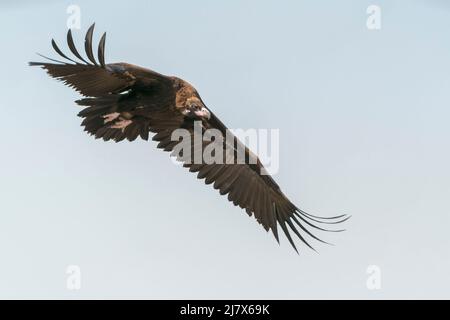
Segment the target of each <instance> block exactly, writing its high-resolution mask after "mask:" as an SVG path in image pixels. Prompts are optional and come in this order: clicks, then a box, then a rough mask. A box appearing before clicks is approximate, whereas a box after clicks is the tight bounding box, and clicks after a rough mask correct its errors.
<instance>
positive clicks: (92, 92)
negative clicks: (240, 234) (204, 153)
mask: <svg viewBox="0 0 450 320" xmlns="http://www.w3.org/2000/svg"><path fill="white" fill-rule="evenodd" d="M93 29H94V25H92V26H91V27H90V28H89V30H88V32H87V34H86V38H85V51H86V56H87V60H89V61H87V60H86V59H85V58H83V57H82V56H81V55H80V54H79V52H78V51H77V49H76V47H75V45H74V43H73V39H72V34H71V32H70V30H69V32H68V34H67V42H68V45H69V48H70V51H71V52H72V53H73V55H74V56H75V57H76V58H78V59H79V60H80V61H81V62H80V61H77V60H75V59H72V58H70V57H68V56H66V55H65V54H64V53H63V52H62V51H61V50H60V49H59V47H58V46H57V45H56V43H55V41H54V40H52V46H53V48H54V49H55V51H56V52H57V53H58V54H59V55H60V56H62V57H63V58H64V59H66V60H69V61H70V62H62V61H57V60H53V59H50V60H53V62H55V63H47V62H32V63H30V65H36V66H41V67H42V68H44V69H46V70H47V72H48V73H49V74H50V75H51V76H52V77H54V78H57V79H59V80H61V81H63V82H64V83H66V84H68V85H69V86H71V87H73V88H74V89H75V90H77V91H78V92H80V93H81V94H82V95H84V96H86V98H83V99H81V100H78V101H77V103H78V104H79V105H81V106H84V107H86V108H85V109H83V110H82V111H81V112H80V113H79V114H78V115H79V116H80V117H82V118H84V119H83V122H82V125H83V126H84V127H85V131H87V132H89V133H90V134H92V135H94V136H95V137H96V138H102V139H103V140H105V141H107V140H114V141H116V142H118V141H121V140H124V139H128V140H130V141H132V140H135V139H136V138H137V137H138V136H140V137H141V138H143V139H145V140H147V139H148V137H149V132H153V133H155V135H154V136H153V140H155V141H158V148H160V149H163V150H164V151H168V152H171V153H172V155H173V156H175V157H177V158H178V159H179V160H180V161H182V162H183V165H184V167H186V168H188V169H189V171H191V172H195V173H197V177H198V178H199V179H204V180H205V183H206V184H213V187H214V188H215V189H217V190H218V191H219V192H220V194H221V195H227V196H228V200H229V201H231V202H232V203H233V204H234V205H236V206H239V207H241V208H242V209H245V211H246V212H247V214H248V215H250V216H252V215H253V216H254V217H255V218H256V220H257V221H258V222H259V223H260V224H261V225H262V226H263V227H264V228H265V229H266V230H271V231H272V233H273V235H274V236H275V238H276V240H277V241H279V236H278V231H277V226H278V225H279V226H280V227H281V229H282V230H283V232H284V233H285V235H286V237H287V238H288V240H289V242H290V243H291V245H292V246H293V247H294V249H295V250H296V251H297V248H296V246H295V242H294V240H293V239H292V236H291V232H293V233H294V234H295V235H296V236H297V237H298V238H299V239H300V240H301V241H302V242H304V243H305V244H306V245H308V246H309V247H311V248H312V246H311V245H310V244H309V242H308V240H307V237H310V238H313V239H315V240H317V241H321V242H323V241H322V240H321V239H319V238H318V237H317V236H315V235H314V234H313V233H312V232H311V230H312V229H317V230H321V231H336V232H337V231H342V230H328V229H325V228H322V227H321V226H320V225H321V224H337V223H341V222H343V221H345V220H347V219H348V217H347V216H345V215H341V216H336V217H329V218H324V217H318V216H313V215H310V214H308V213H306V212H304V211H302V210H300V209H299V208H297V207H296V206H295V205H294V204H293V203H292V202H291V201H289V199H288V198H287V197H286V196H285V195H284V194H283V192H282V191H281V190H280V188H279V186H278V185H277V183H276V182H275V181H274V180H273V179H272V177H270V176H268V175H264V174H262V172H264V167H263V166H262V164H261V162H260V161H259V159H257V158H256V162H255V163H249V162H246V163H244V164H236V163H233V164H231V163H230V164H229V163H228V162H227V161H223V162H221V163H210V162H206V161H205V160H204V159H203V157H202V158H201V159H200V162H198V161H193V159H192V158H189V157H186V156H185V155H181V154H179V153H177V149H176V146H177V145H178V144H179V143H180V141H179V140H178V139H175V138H174V133H175V132H176V130H179V129H183V130H185V132H187V134H188V136H189V137H190V138H191V141H192V145H191V149H192V150H194V149H195V148H197V146H196V145H195V144H194V141H195V139H194V134H195V130H196V126H195V121H198V122H200V124H201V125H200V129H201V131H202V132H201V133H205V131H206V130H208V129H217V130H218V131H220V132H221V133H223V134H224V135H225V134H226V133H227V132H228V131H227V128H226V127H225V125H224V124H223V123H222V122H221V121H220V120H219V119H218V118H217V117H216V116H215V115H214V114H213V113H212V112H211V111H210V110H209V112H210V117H209V118H195V117H192V116H189V117H187V116H185V115H184V114H182V113H181V112H180V111H179V110H178V109H177V108H176V106H175V97H176V92H175V91H174V89H173V83H172V78H170V77H166V76H163V75H161V74H159V73H156V72H154V71H151V70H148V69H144V68H140V67H138V66H133V65H129V64H125V63H116V64H105V58H104V51H105V50H104V47H105V35H103V36H102V38H101V40H100V43H99V48H98V62H97V61H96V60H95V57H94V55H93V52H92V34H93ZM198 122H197V123H198ZM228 134H230V133H228ZM227 141H228V140H227V139H224V140H223V141H222V142H218V141H215V140H212V141H208V140H207V141H205V140H203V141H202V142H201V146H200V147H201V149H202V150H204V148H206V147H208V146H210V145H211V144H212V143H214V144H217V143H219V144H220V145H219V146H218V147H219V148H222V149H223V151H224V155H225V156H227V152H229V150H230V146H229V142H227ZM232 141H233V145H232V147H231V150H232V151H231V152H232V153H233V154H235V153H236V152H238V148H239V147H243V148H244V149H245V154H246V155H251V154H252V153H251V151H250V150H249V149H248V148H246V147H245V146H243V145H242V143H241V142H239V141H238V139H237V138H236V137H234V136H233V139H232ZM227 143H228V145H227ZM193 153H194V152H192V154H193Z"/></svg>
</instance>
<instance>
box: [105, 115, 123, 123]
mask: <svg viewBox="0 0 450 320" xmlns="http://www.w3.org/2000/svg"><path fill="white" fill-rule="evenodd" d="M119 116H120V113H118V112H113V113H108V114H105V115H104V116H103V119H104V123H108V122H111V121H114V120H116V119H117V118H118V117H119Z"/></svg>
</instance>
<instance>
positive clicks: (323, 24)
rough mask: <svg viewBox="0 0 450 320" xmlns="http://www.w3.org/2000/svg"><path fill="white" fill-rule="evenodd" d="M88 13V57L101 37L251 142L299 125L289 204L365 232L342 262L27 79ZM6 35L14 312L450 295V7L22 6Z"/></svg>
mask: <svg viewBox="0 0 450 320" xmlns="http://www.w3.org/2000/svg"><path fill="white" fill-rule="evenodd" d="M70 4H75V5H78V6H79V8H80V9H81V30H75V31H74V37H75V39H76V41H77V43H78V44H79V46H80V48H82V40H83V37H84V33H85V31H86V29H87V28H88V27H89V25H90V24H91V23H92V22H94V21H95V22H96V36H95V39H96V40H98V39H99V34H100V32H103V31H107V33H108V35H107V43H106V49H107V54H106V57H107V58H106V59H107V62H118V61H126V62H130V63H135V64H138V65H142V66H145V67H148V68H151V69H154V70H156V71H158V72H161V73H164V74H168V75H177V76H179V77H181V78H183V79H186V80H187V81H189V82H190V83H192V84H193V85H195V86H196V88H197V89H198V91H199V92H200V94H201V95H202V98H203V100H204V101H205V103H206V104H207V105H208V106H209V108H211V109H212V110H213V111H214V112H215V113H216V114H217V115H218V116H219V117H220V118H221V119H222V120H223V122H224V123H226V124H227V125H228V126H229V127H231V128H267V129H279V130H280V170H279V173H278V174H277V175H276V176H275V179H276V180H277V182H278V183H279V184H280V186H281V187H282V189H283V190H284V192H285V193H286V194H287V195H288V196H289V197H290V199H292V201H293V202H294V203H296V204H297V206H299V207H301V208H302V209H304V210H306V211H308V212H310V213H313V214H318V215H325V216H329V215H336V214H343V213H346V214H350V215H352V216H353V217H352V219H351V220H350V221H349V222H348V223H346V225H345V227H346V228H347V231H346V232H345V233H341V234H324V235H322V236H323V238H324V239H326V240H328V241H331V242H333V243H334V244H335V246H326V245H319V244H318V245H317V246H316V247H317V250H318V251H319V254H317V253H315V252H313V251H310V250H308V249H307V248H306V247H304V246H300V250H301V251H300V255H297V254H295V252H294V251H293V250H292V248H291V247H290V246H289V244H288V243H287V241H286V239H285V238H282V239H281V240H282V242H281V246H279V245H278V244H277V243H276V242H275V240H274V239H273V237H272V235H271V234H267V233H266V232H265V231H264V230H263V229H262V228H261V227H260V226H259V225H258V224H257V223H256V222H255V220H254V219H253V218H249V217H248V216H247V215H246V214H245V213H244V212H243V211H242V210H240V209H238V208H236V207H234V206H233V205H231V204H230V203H228V202H227V200H226V198H224V197H220V196H219V195H218V193H217V192H216V191H214V190H212V189H211V188H210V186H205V185H204V184H203V183H202V182H201V181H198V180H196V179H195V176H194V175H192V174H189V173H187V171H186V170H184V169H183V168H180V167H177V166H174V164H173V163H172V162H171V161H170V159H169V157H168V154H166V153H163V152H161V151H160V150H156V149H155V143H153V142H144V141H136V142H134V143H128V142H122V143H120V144H115V143H105V142H103V141H98V140H94V139H93V138H92V137H90V136H88V135H86V134H85V133H84V132H83V131H82V128H81V127H80V126H79V124H80V119H79V118H78V117H76V114H77V112H78V111H79V107H78V106H76V105H75V103H74V102H73V101H74V100H76V99H77V98H79V95H78V94H77V93H75V92H73V91H72V90H71V89H70V88H67V87H64V86H63V85H62V84H60V83H58V82H57V81H55V80H53V79H50V78H49V77H48V76H47V75H46V74H45V73H44V72H43V71H42V70H40V69H37V68H30V67H28V66H27V62H28V61H30V60H39V59H40V58H39V57H38V56H36V55H35V52H40V53H42V54H45V55H51V56H54V57H55V55H54V54H53V53H52V50H51V45H50V40H51V38H52V37H54V38H55V40H57V42H58V43H59V44H60V45H61V47H65V43H64V41H65V33H66V32H67V27H66V21H67V18H68V17H69V15H68V14H67V12H66V10H67V7H68V5H70ZM372 4H376V5H379V6H380V8H381V30H368V28H367V27H366V20H367V17H368V15H367V13H366V9H367V7H368V6H369V5H372ZM0 28H1V30H2V31H1V32H0V40H1V43H2V56H1V62H0V64H1V70H2V76H1V77H0V87H1V88H2V98H1V102H0V104H1V111H2V121H1V125H0V134H1V137H2V139H1V142H0V145H1V149H2V152H1V156H0V198H1V201H0V252H1V256H2V257H1V264H0V297H1V298H222V299H228V298H235V299H239V298H255V299H258V298H271V299H283V298H285V299H300V298H326V299H327V298H361V299H380V298H450V277H449V276H448V270H450V253H449V249H448V248H449V247H450V235H449V232H448V230H449V225H450V215H449V213H450V203H449V201H448V199H449V198H450V183H449V181H450V180H449V179H450V169H449V163H450V148H449V136H450V126H449V119H450V108H449V106H450V90H449V88H450V37H449V33H448V31H449V29H450V5H449V4H447V2H446V1H438V0H435V1H421V0H415V1H407V0H396V1H381V0H380V1H377V2H373V1H365V0H363V1H362V0H344V1H331V0H329V1H324V0H323V1H312V0H310V1H261V0H251V1H250V0H247V1H237V0H233V1H205V0H203V1H200V0H196V1H189V2H187V1H145V2H144V1H126V2H121V3H120V4H119V2H114V3H112V2H111V1H95V3H94V1H81V0H76V1H72V2H68V1H39V4H37V1H36V2H32V1H24V2H23V3H21V4H16V2H12V1H11V2H2V4H0ZM70 265H74V266H77V267H79V270H81V288H80V289H79V290H69V289H68V288H67V287H66V281H67V278H68V274H66V271H67V267H68V266H70ZM372 265H375V266H376V267H375V269H371V270H379V271H381V288H380V289H378V290H370V289H369V288H368V287H367V280H368V278H369V276H370V275H369V274H368V273H367V270H368V268H369V266H372ZM372 276H373V274H372ZM369 287H370V286H369Z"/></svg>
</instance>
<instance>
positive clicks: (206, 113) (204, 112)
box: [194, 107, 211, 120]
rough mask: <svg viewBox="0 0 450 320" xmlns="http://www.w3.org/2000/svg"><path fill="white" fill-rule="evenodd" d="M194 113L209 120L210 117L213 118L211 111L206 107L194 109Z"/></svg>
mask: <svg viewBox="0 0 450 320" xmlns="http://www.w3.org/2000/svg"><path fill="white" fill-rule="evenodd" d="M194 115H195V116H196V117H199V118H204V119H208V120H209V118H211V113H210V112H209V110H208V109H206V108H205V107H202V108H201V109H197V110H194Z"/></svg>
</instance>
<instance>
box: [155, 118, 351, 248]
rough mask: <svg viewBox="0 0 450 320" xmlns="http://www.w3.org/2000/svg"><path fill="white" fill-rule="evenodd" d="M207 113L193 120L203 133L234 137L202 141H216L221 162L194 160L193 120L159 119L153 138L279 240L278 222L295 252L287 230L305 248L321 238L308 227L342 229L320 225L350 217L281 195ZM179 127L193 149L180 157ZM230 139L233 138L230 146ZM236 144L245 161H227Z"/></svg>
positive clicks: (216, 120)
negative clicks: (321, 213)
mask: <svg viewBox="0 0 450 320" xmlns="http://www.w3.org/2000/svg"><path fill="white" fill-rule="evenodd" d="M210 113H211V117H210V118H209V119H194V120H196V121H201V131H202V132H201V133H202V134H205V133H206V130H208V129H217V130H219V131H220V132H221V133H222V134H223V135H224V136H225V135H226V134H228V135H230V136H231V137H232V138H233V139H223V140H222V141H216V140H212V141H210V140H209V139H206V141H202V149H201V150H205V148H207V147H208V146H210V144H211V143H217V144H219V145H218V147H219V148H222V151H223V154H224V158H223V161H221V162H220V163H211V162H209V161H208V163H207V162H206V161H205V159H203V158H201V161H200V162H198V161H197V162H196V161H195V159H194V157H195V156H194V155H193V153H194V152H195V149H196V148H197V147H196V146H195V145H194V140H195V138H194V132H195V130H196V127H195V125H193V124H192V120H189V121H190V122H189V123H186V119H180V120H179V121H178V125H177V123H176V121H173V120H172V121H171V122H161V123H159V125H158V126H155V127H153V126H151V128H152V130H153V131H154V132H156V133H157V134H156V135H155V136H154V137H153V140H156V141H159V143H158V148H161V149H163V150H165V151H176V153H173V152H172V156H175V157H177V158H178V160H179V161H182V162H184V164H183V165H184V167H186V168H189V171H190V172H195V173H197V178H198V179H204V180H205V183H206V184H212V185H213V187H214V189H217V190H218V191H219V193H220V194H221V195H227V197H228V200H229V201H230V202H232V203H233V204H234V205H235V206H239V207H241V208H242V209H245V211H246V212H247V214H248V215H249V216H252V215H253V216H254V217H255V219H256V220H257V221H258V222H259V223H260V224H261V225H262V226H263V227H264V228H265V229H266V230H267V231H268V230H271V231H272V233H273V235H274V236H275V238H276V240H277V241H279V236H278V231H277V226H278V225H279V226H280V227H281V229H282V230H283V232H284V234H285V235H286V237H287V239H288V240H289V242H290V243H291V245H292V246H293V247H294V249H295V250H296V251H297V248H296V245H295V242H294V240H293V239H292V236H291V234H290V232H293V233H294V234H295V235H296V236H297V237H298V238H299V239H300V240H301V241H302V242H303V243H305V244H306V245H307V246H308V247H310V248H311V249H314V248H313V247H312V246H311V245H310V244H309V242H308V240H307V237H310V238H313V239H315V240H317V241H320V242H324V241H322V240H321V239H320V238H318V237H317V236H315V235H314V234H313V233H312V232H311V230H310V229H311V228H312V229H316V230H321V231H332V232H340V231H343V230H328V229H325V228H322V227H320V226H319V225H320V224H337V223H341V222H344V221H345V220H347V219H348V218H349V217H347V216H346V215H341V216H336V217H328V218H324V217H318V216H313V215H311V214H308V213H306V212H304V211H302V210H300V209H299V208H297V207H296V206H295V205H294V204H293V203H292V202H291V201H289V199H288V198H287V197H286V196H285V195H284V194H283V192H282V191H281V189H280V187H279V186H278V184H277V183H276V182H275V181H274V180H273V179H272V177H271V176H270V175H267V174H261V173H263V172H265V169H264V167H263V165H262V164H261V162H260V160H259V159H258V158H257V157H256V159H255V160H256V161H254V162H251V161H250V157H251V155H252V153H251V151H250V150H249V149H248V148H247V147H245V146H244V145H242V143H241V142H240V141H239V140H238V139H237V138H236V137H235V136H234V135H232V133H231V132H229V131H228V129H227V128H226V127H225V125H224V124H223V123H222V122H221V121H220V120H219V119H218V118H217V117H216V116H215V115H214V114H213V113H212V112H211V111H210ZM172 119H173V118H172ZM164 124H165V125H164ZM179 128H183V129H185V130H188V131H189V134H190V139H191V150H193V151H192V152H191V155H190V156H189V157H186V156H185V155H183V154H182V155H181V156H180V154H179V150H178V149H175V150H174V147H175V146H176V145H177V144H178V142H179V141H178V140H176V139H174V137H173V135H172V133H173V132H174V130H176V129H179ZM197 128H198V127H197ZM227 141H228V142H227ZM229 141H233V143H232V145H231V148H230V143H229ZM239 147H242V148H244V149H245V154H246V155H247V157H246V161H245V163H244V164H238V163H236V162H234V163H230V164H227V163H228V162H227V159H226V158H227V157H228V156H231V157H236V153H237V152H238V148H239ZM230 150H231V152H230ZM249 155H250V156H249Z"/></svg>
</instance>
